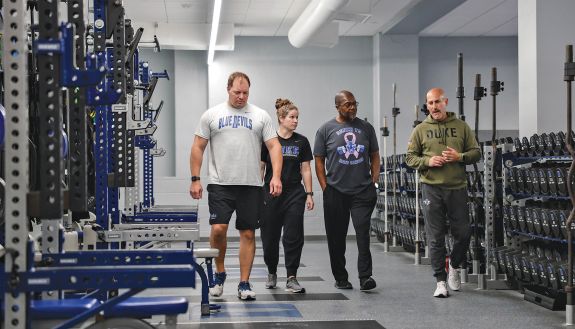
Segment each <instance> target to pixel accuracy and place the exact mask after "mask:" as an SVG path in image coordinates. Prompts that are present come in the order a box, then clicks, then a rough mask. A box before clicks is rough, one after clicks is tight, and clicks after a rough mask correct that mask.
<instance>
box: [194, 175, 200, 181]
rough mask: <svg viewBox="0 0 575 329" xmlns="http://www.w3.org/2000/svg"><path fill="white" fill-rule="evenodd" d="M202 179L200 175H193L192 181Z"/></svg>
mask: <svg viewBox="0 0 575 329" xmlns="http://www.w3.org/2000/svg"><path fill="white" fill-rule="evenodd" d="M197 180H200V176H192V182H195V181H197Z"/></svg>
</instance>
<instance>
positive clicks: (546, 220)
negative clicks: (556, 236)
mask: <svg viewBox="0 0 575 329" xmlns="http://www.w3.org/2000/svg"><path fill="white" fill-rule="evenodd" d="M540 214H541V217H540V218H541V219H540V221H541V228H542V229H543V230H542V232H541V235H543V236H546V237H552V236H553V232H552V231H551V209H548V208H541V209H540Z"/></svg>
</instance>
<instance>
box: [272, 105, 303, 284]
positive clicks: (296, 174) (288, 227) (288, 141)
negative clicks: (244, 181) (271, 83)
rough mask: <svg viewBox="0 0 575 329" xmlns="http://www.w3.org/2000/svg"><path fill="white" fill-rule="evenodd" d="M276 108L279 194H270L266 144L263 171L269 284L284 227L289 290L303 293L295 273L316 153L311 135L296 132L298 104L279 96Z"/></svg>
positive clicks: (301, 245)
mask: <svg viewBox="0 0 575 329" xmlns="http://www.w3.org/2000/svg"><path fill="white" fill-rule="evenodd" d="M276 109H277V111H276V112H277V116H278V122H279V128H278V131H277V134H278V139H279V141H280V144H281V145H282V154H283V167H282V174H281V181H282V186H283V192H282V194H281V195H280V196H278V197H272V196H271V195H270V194H269V185H268V183H269V182H270V179H271V176H272V165H271V160H270V156H269V153H268V151H267V148H265V147H262V174H263V175H264V182H265V184H264V190H265V192H266V193H265V199H264V209H263V215H262V221H261V237H262V244H263V249H264V260H265V262H266V265H267V267H268V280H267V282H266V288H268V289H273V288H275V287H276V285H277V266H278V260H279V242H280V236H281V235H282V228H283V237H282V242H283V247H284V254H285V266H286V271H287V283H286V291H291V292H294V293H304V292H305V288H303V287H302V286H301V285H300V284H299V282H298V281H297V278H296V277H297V269H298V267H299V262H300V258H301V252H302V249H303V241H304V233H303V217H304V216H303V214H304V210H305V208H306V207H307V209H308V210H312V209H313V206H314V203H313V192H312V183H311V167H310V161H311V160H312V159H313V155H312V152H311V147H310V144H309V141H308V139H307V138H306V137H305V136H303V135H300V134H298V133H296V132H295V129H296V128H297V124H298V116H299V111H298V108H297V107H296V106H295V105H293V104H292V102H291V101H289V100H288V99H281V98H280V99H277V100H276ZM302 181H303V185H302ZM304 187H305V189H304Z"/></svg>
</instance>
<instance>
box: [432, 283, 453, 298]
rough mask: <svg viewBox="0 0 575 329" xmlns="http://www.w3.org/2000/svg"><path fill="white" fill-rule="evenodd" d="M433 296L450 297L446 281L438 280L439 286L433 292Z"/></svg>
mask: <svg viewBox="0 0 575 329" xmlns="http://www.w3.org/2000/svg"><path fill="white" fill-rule="evenodd" d="M433 297H437V298H447V297H449V291H447V285H445V281H439V282H437V288H435V292H434V293H433Z"/></svg>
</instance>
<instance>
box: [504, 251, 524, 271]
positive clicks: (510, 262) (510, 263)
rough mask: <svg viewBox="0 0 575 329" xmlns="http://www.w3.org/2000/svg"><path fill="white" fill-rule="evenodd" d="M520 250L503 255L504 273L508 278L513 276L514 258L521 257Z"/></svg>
mask: <svg viewBox="0 0 575 329" xmlns="http://www.w3.org/2000/svg"><path fill="white" fill-rule="evenodd" d="M522 253H523V252H521V250H513V251H510V252H507V253H506V254H505V273H507V275H510V276H515V263H514V258H513V257H514V256H515V255H521V254H522Z"/></svg>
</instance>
